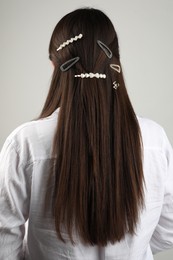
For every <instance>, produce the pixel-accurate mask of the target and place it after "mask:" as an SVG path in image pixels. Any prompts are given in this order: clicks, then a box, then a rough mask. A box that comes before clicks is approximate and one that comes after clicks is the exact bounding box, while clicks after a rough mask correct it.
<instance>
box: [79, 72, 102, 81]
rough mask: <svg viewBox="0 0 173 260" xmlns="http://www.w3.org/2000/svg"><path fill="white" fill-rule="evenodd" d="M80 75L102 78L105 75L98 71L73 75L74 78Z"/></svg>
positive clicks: (81, 76) (82, 76)
mask: <svg viewBox="0 0 173 260" xmlns="http://www.w3.org/2000/svg"><path fill="white" fill-rule="evenodd" d="M77 77H80V78H94V77H95V78H98V79H99V78H102V79H105V78H106V75H105V74H99V73H92V72H90V73H81V74H79V75H75V78H77Z"/></svg>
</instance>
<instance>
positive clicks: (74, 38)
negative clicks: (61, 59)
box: [57, 33, 83, 51]
mask: <svg viewBox="0 0 173 260" xmlns="http://www.w3.org/2000/svg"><path fill="white" fill-rule="evenodd" d="M82 37H83V34H81V33H80V34H79V35H78V36H75V37H73V38H71V39H70V40H67V41H66V42H63V43H62V44H61V45H60V46H59V47H58V49H57V51H59V50H61V49H62V48H64V47H65V46H67V45H69V44H70V43H72V42H74V41H77V40H78V39H81V38H82Z"/></svg>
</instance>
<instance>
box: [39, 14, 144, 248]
mask: <svg viewBox="0 0 173 260" xmlns="http://www.w3.org/2000/svg"><path fill="white" fill-rule="evenodd" d="M49 57H50V59H51V61H52V62H53V64H54V72H53V77H52V82H51V86H50V91H49V94H48V97H47V100H46V103H45V106H44V108H43V111H42V114H41V117H45V116H48V115H50V114H51V113H52V112H53V111H54V110H55V109H56V108H57V107H60V111H59V116H58V125H57V131H56V134H55V139H54V147H53V148H54V149H53V154H54V155H56V162H55V165H56V166H55V172H53V173H54V174H55V187H54V196H53V216H54V219H55V227H56V231H57V235H58V237H59V238H61V239H62V240H63V237H62V236H61V225H63V226H64V227H65V228H66V229H67V231H68V233H69V236H70V239H71V240H72V233H73V232H72V231H73V228H75V231H77V233H78V234H79V236H80V237H81V239H82V240H83V241H84V242H85V243H88V244H92V245H94V244H97V245H102V246H104V245H106V244H107V242H111V243H114V242H116V241H120V240H121V239H122V238H123V237H124V235H125V234H126V232H129V233H131V234H134V232H135V227H136V224H137V221H138V217H139V212H140V209H141V208H142V205H143V171H142V152H141V150H142V148H141V138H140V129H139V125H138V120H137V118H136V115H135V113H134V110H133V107H132V105H131V103H130V100H129V97H128V94H127V91H126V88H125V84H124V79H123V73H122V68H121V64H120V58H119V46H118V39H117V35H116V32H115V29H114V27H113V25H112V23H111V21H110V20H109V18H108V17H107V16H106V15H105V14H104V13H103V12H101V11H100V10H96V9H78V10H75V11H74V12H71V13H69V14H67V15H66V16H64V17H63V18H62V19H61V20H60V22H59V23H58V24H57V25H56V27H55V29H54V31H53V34H52V37H51V41H50V46H49ZM90 73H93V74H90ZM72 241H73V240H72Z"/></svg>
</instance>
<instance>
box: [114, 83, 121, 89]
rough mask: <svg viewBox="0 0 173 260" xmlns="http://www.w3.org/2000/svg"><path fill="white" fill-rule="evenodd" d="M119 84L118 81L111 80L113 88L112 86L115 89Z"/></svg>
mask: <svg viewBox="0 0 173 260" xmlns="http://www.w3.org/2000/svg"><path fill="white" fill-rule="evenodd" d="M119 86H120V84H119V83H117V82H116V81H114V82H113V88H114V89H115V90H117V88H118V87H119Z"/></svg>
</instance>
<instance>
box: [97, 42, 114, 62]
mask: <svg viewBox="0 0 173 260" xmlns="http://www.w3.org/2000/svg"><path fill="white" fill-rule="evenodd" d="M97 44H98V45H99V46H100V48H101V49H102V50H103V51H104V53H105V54H106V56H107V57H108V58H109V59H111V58H112V52H111V50H110V49H109V48H108V46H107V45H106V44H104V43H103V42H101V41H100V40H97Z"/></svg>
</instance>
